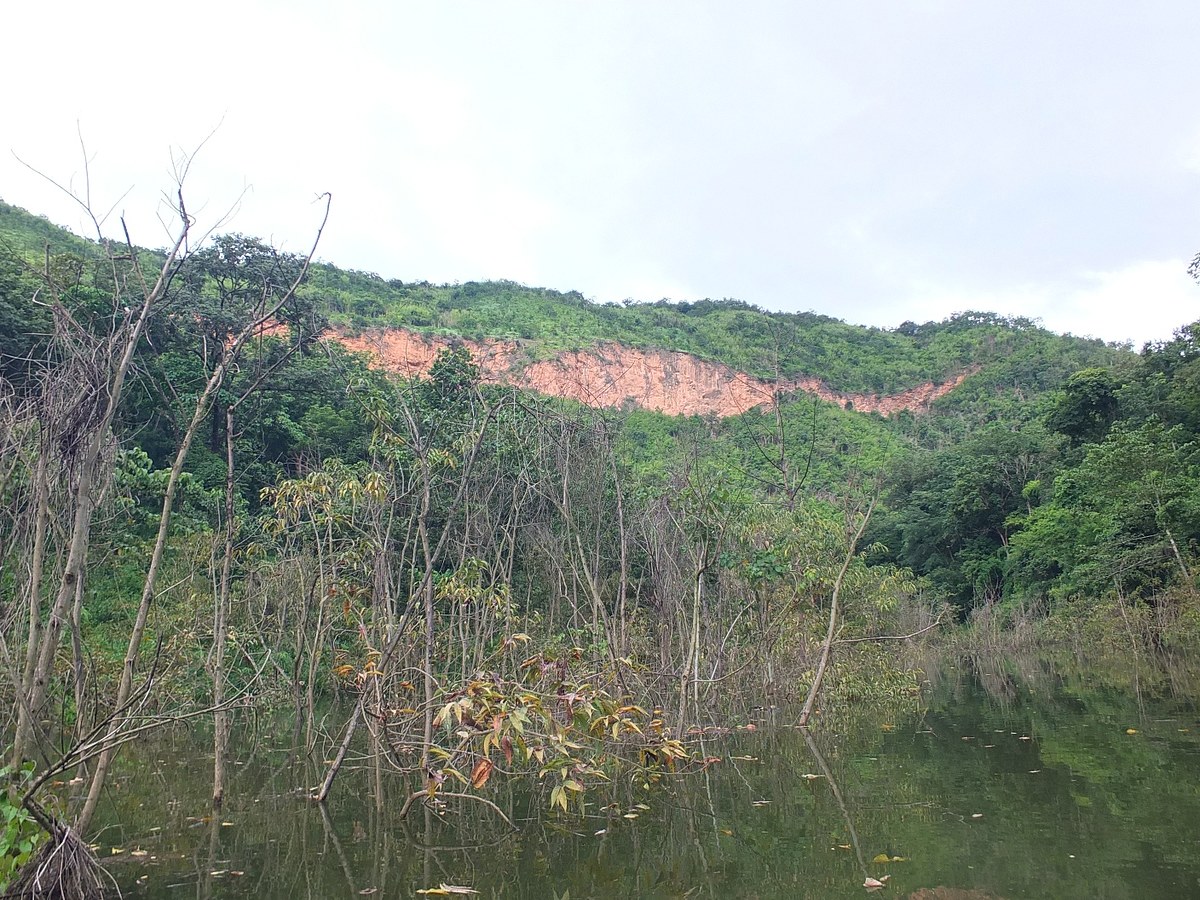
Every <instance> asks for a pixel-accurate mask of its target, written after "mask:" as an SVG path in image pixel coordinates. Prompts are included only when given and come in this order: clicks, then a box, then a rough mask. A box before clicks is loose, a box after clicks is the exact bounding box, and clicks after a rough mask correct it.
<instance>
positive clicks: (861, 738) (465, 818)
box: [99, 658, 1200, 900]
mask: <svg viewBox="0 0 1200 900" xmlns="http://www.w3.org/2000/svg"><path fill="white" fill-rule="evenodd" d="M933 681H934V682H935V683H934V685H933V687H932V688H931V690H932V693H931V697H930V700H929V706H928V709H927V710H926V711H925V713H924V714H922V715H919V716H917V715H914V716H911V717H909V718H907V719H904V720H898V721H889V720H888V717H887V716H882V715H878V714H872V713H871V712H870V711H864V712H863V713H862V714H861V715H860V716H858V717H857V718H856V719H854V720H853V721H851V722H848V723H847V724H845V726H844V727H842V728H840V729H839V731H838V733H830V732H828V731H821V730H819V729H818V730H817V731H816V732H815V733H814V734H813V736H812V737H813V740H812V743H813V746H812V747H810V743H809V742H808V741H806V739H805V736H804V734H803V733H801V732H799V731H796V730H794V729H791V728H789V727H787V725H786V723H787V721H788V720H787V719H786V718H785V717H784V716H783V715H782V714H778V715H777V716H776V717H775V718H774V719H772V718H769V717H768V718H766V719H762V720H760V723H761V724H760V726H759V727H758V729H757V730H755V731H754V732H752V733H751V732H745V731H740V732H735V734H734V735H732V736H730V737H728V738H721V739H718V740H715V741H712V742H708V743H706V745H705V746H704V748H703V753H704V754H705V755H711V756H719V757H721V762H719V763H714V764H713V765H711V766H709V767H708V768H707V769H705V770H704V771H703V772H702V773H699V774H693V775H691V776H688V777H687V778H686V779H680V780H678V781H677V782H676V783H675V784H674V785H672V786H671V787H670V788H668V789H666V790H654V791H652V792H650V793H646V792H644V791H643V790H642V787H641V785H640V784H618V785H614V786H613V795H612V797H611V798H608V799H611V800H612V801H613V806H612V807H611V808H608V809H600V808H595V807H591V808H589V815H588V816H587V817H585V818H580V817H577V816H571V817H559V816H555V815H552V814H549V813H548V812H546V811H545V810H544V808H543V807H544V803H545V801H544V798H542V797H541V795H540V794H531V793H530V789H529V786H528V783H523V782H514V783H510V784H505V783H504V781H503V779H500V778H498V777H497V778H494V779H493V780H492V781H491V782H489V784H488V787H487V790H486V793H487V796H488V797H489V798H490V799H492V800H493V801H494V802H495V803H496V804H497V805H498V806H499V807H500V808H502V809H503V810H504V811H505V812H506V813H507V814H508V815H510V816H511V817H512V818H513V820H514V821H516V822H517V824H518V825H519V826H520V830H519V831H518V832H517V833H515V834H514V833H513V832H511V831H510V830H509V829H508V828H507V826H506V825H505V824H504V823H503V821H501V820H500V819H499V818H498V817H497V816H496V815H495V814H494V813H490V812H489V811H488V810H487V809H486V808H484V807H483V806H481V805H476V804H468V805H467V807H466V808H463V807H462V804H458V805H454V806H450V807H448V808H446V809H444V810H440V811H435V810H431V809H426V808H420V807H418V808H414V810H413V811H412V813H411V814H410V815H409V817H408V818H407V820H400V818H399V816H398V813H399V810H400V808H401V806H402V804H403V801H404V799H405V797H406V796H407V795H408V793H409V791H410V785H409V783H408V782H406V781H404V780H403V779H401V778H399V777H397V776H393V775H390V774H388V772H387V771H386V770H383V771H376V769H375V767H374V764H375V762H376V761H375V760H372V759H369V758H360V759H359V760H358V761H357V762H358V768H357V769H354V770H347V771H345V772H344V773H343V774H342V776H341V777H340V780H339V782H338V786H337V788H336V790H335V792H334V796H333V798H332V802H331V803H330V804H329V807H328V808H327V809H326V808H322V807H318V806H315V805H313V804H311V803H308V802H306V801H305V800H304V796H305V795H306V788H307V787H309V786H311V785H313V784H315V783H317V781H318V780H319V777H320V767H319V765H316V764H313V765H310V766H308V767H307V769H306V767H305V766H304V765H298V764H296V762H295V761H294V760H293V758H292V756H291V753H290V746H289V745H290V740H289V738H290V729H289V728H287V727H286V726H284V727H271V728H268V727H266V726H264V725H262V724H261V723H260V724H258V726H257V727H256V723H255V722H254V721H253V720H250V719H247V720H244V721H242V722H240V723H239V726H238V730H237V732H236V735H235V744H234V747H233V754H234V757H235V758H238V757H240V759H238V765H237V766H236V770H237V771H236V773H235V775H234V779H233V784H232V786H231V790H230V791H229V793H228V795H227V797H228V799H227V802H226V808H225V810H224V811H223V813H222V817H221V818H220V819H217V820H215V821H211V820H209V819H208V818H207V817H206V816H207V804H208V797H209V787H210V785H209V782H208V778H209V772H210V768H211V767H210V764H209V757H208V756H207V755H206V749H205V748H206V747H207V746H209V739H208V736H207V735H203V734H197V733H190V732H182V731H181V732H176V733H172V734H165V735H162V736H161V737H160V738H159V739H157V740H156V741H155V742H154V743H153V744H146V745H143V746H141V747H139V748H136V749H134V750H133V751H132V752H128V751H127V753H126V755H125V756H124V757H123V758H122V766H123V770H124V775H123V777H122V778H120V779H118V780H117V781H115V782H114V784H113V787H112V789H111V791H110V793H109V797H108V800H107V806H106V807H105V809H104V811H103V813H102V815H103V816H104V821H106V822H107V823H108V824H107V827H106V828H105V830H104V831H103V833H102V834H101V836H100V839H99V840H100V844H101V853H102V855H104V854H109V853H110V852H112V848H117V849H119V850H120V851H121V852H119V853H117V854H116V856H115V858H114V859H113V860H112V861H111V863H110V869H111V871H112V872H113V874H114V876H115V877H116V879H117V881H118V882H119V884H120V885H121V887H122V889H123V891H124V892H125V894H126V896H130V897H156V898H157V897H171V898H174V897H192V896H195V897H198V898H209V897H212V898H218V897H248V896H254V897H262V898H288V900H299V898H329V897H347V898H352V897H353V898H357V897H362V896H376V897H412V896H415V892H416V890H418V889H421V888H430V887H436V886H438V885H439V884H442V883H446V884H451V885H464V886H469V887H471V888H473V889H474V890H476V891H478V892H479V895H480V896H482V897H498V896H504V897H528V898H550V897H558V898H562V897H566V896H569V897H571V898H573V900H579V898H584V897H625V896H629V897H684V896H688V897H860V896H863V895H864V893H865V892H864V888H863V882H864V879H865V878H867V877H870V878H874V879H878V880H885V876H890V877H889V878H887V879H886V885H887V886H886V887H885V888H884V889H883V892H882V893H881V894H880V896H896V897H912V898H922V900H935V898H940V900H950V898H959V900H967V898H970V900H983V898H1015V897H1039V898H1040V897H1102V898H1123V897H1137V898H1139V900H1150V898H1157V897H1187V896H1197V895H1200V722H1198V720H1197V711H1196V707H1195V705H1194V703H1193V701H1192V699H1191V698H1192V697H1193V696H1195V695H1194V693H1193V692H1192V691H1191V690H1190V689H1189V687H1190V686H1191V685H1194V684H1195V681H1194V680H1193V679H1191V678H1190V677H1185V676H1181V675H1180V674H1179V672H1178V671H1176V670H1162V671H1155V672H1148V671H1147V670H1146V669H1145V668H1144V667H1143V668H1139V670H1138V671H1136V672H1126V671H1122V670H1112V669H1109V670H1106V671H1103V672H1098V671H1096V670H1090V671H1089V670H1087V669H1085V668H1082V667H1079V666H1076V665H1074V664H1073V663H1070V662H1069V661H1068V662H1067V663H1065V664H1064V663H1060V664H1058V665H1056V666H1051V665H1050V664H1048V663H1046V662H1043V661H1037V660H1022V661H1018V662H1011V661H1005V660H1001V659H982V658H978V659H970V660H964V661H962V662H960V663H959V664H958V665H956V666H951V667H947V668H945V669H944V670H943V671H942V672H940V673H939V674H938V676H937V677H935V678H934V679H933ZM814 751H815V752H814ZM381 762H382V763H383V765H386V761H381ZM606 802H607V801H606ZM638 804H642V805H644V806H648V807H649V809H648V810H646V809H641V808H639V806H638ZM628 815H636V818H626V816H628ZM885 857H886V858H887V860H888V861H887V862H883V859H884V858H885Z"/></svg>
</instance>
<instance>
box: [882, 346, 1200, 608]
mask: <svg viewBox="0 0 1200 900" xmlns="http://www.w3.org/2000/svg"><path fill="white" fill-rule="evenodd" d="M956 393H957V392H956ZM963 399H964V398H963V397H961V396H960V397H957V398H956V397H954V395H951V396H950V397H947V398H946V401H949V402H950V404H957V403H962V402H963ZM1024 411H1025V414H1024V415H1022V416H1020V417H1009V416H1003V417H1001V416H998V417H997V418H996V420H995V421H992V422H989V423H985V424H983V425H982V426H981V427H979V428H977V429H974V430H973V431H972V433H969V434H968V435H966V436H965V437H964V439H962V440H960V441H958V442H955V443H953V444H951V445H948V446H942V447H937V448H936V449H928V450H923V451H922V450H918V451H913V452H910V453H908V454H906V455H905V457H904V459H903V461H902V462H901V463H900V464H899V465H898V466H897V467H896V469H895V471H894V473H893V476H892V478H891V488H890V491H891V492H890V499H889V510H890V511H889V512H888V513H887V514H886V515H884V516H881V517H879V518H878V519H877V527H876V531H875V532H874V535H875V537H876V538H877V539H878V540H880V541H881V542H882V543H883V544H885V545H887V546H888V547H889V548H890V551H891V553H890V554H889V556H888V558H891V559H894V560H895V561H897V562H899V563H900V564H901V565H906V566H909V567H911V568H912V569H913V571H914V572H916V573H918V574H920V575H924V576H926V577H928V578H929V579H930V581H931V583H932V584H934V585H935V586H936V587H938V588H939V589H941V590H942V591H944V592H945V593H946V594H947V595H949V596H951V597H953V598H954V599H955V601H956V603H957V604H958V605H959V606H960V607H962V608H963V609H971V608H973V607H978V606H988V605H991V604H995V603H997V602H1001V601H1011V602H1014V603H1018V604H1022V605H1034V606H1041V607H1042V608H1043V609H1049V608H1051V607H1054V608H1059V609H1065V608H1067V607H1069V606H1070V604H1071V603H1072V602H1073V601H1079V602H1080V603H1081V604H1083V605H1084V606H1086V605H1087V604H1088V603H1090V602H1091V601H1093V600H1095V599H1097V598H1101V597H1106V596H1115V597H1117V598H1120V599H1122V600H1126V599H1128V600H1134V601H1148V602H1150V603H1151V604H1155V605H1161V604H1165V605H1166V606H1168V607H1172V608H1175V609H1176V610H1178V609H1179V608H1180V603H1181V602H1183V601H1191V600H1194V599H1195V592H1196V582H1195V573H1194V560H1195V558H1196V555H1197V551H1198V549H1200V323H1193V324H1191V325H1188V326H1185V327H1183V328H1181V329H1179V330H1178V331H1177V332H1176V333H1175V336H1174V338H1173V339H1172V340H1169V341H1163V342H1156V343H1152V344H1148V345H1147V346H1146V347H1145V348H1144V349H1143V350H1142V352H1141V354H1140V355H1139V356H1136V357H1133V356H1130V357H1124V356H1122V357H1119V358H1117V359H1115V360H1113V361H1112V363H1111V364H1109V365H1091V366H1087V367H1084V368H1080V369H1078V370H1077V371H1075V372H1074V373H1072V374H1070V375H1069V376H1068V377H1066V378H1065V380H1064V381H1063V382H1062V383H1061V387H1059V388H1058V389H1057V390H1054V391H1052V392H1050V393H1047V394H1045V395H1044V396H1043V397H1042V398H1041V400H1040V401H1039V402H1027V403H1025V404H1024ZM1172 597H1174V598H1175V600H1177V601H1180V602H1172V600H1171V598H1172Z"/></svg>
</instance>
